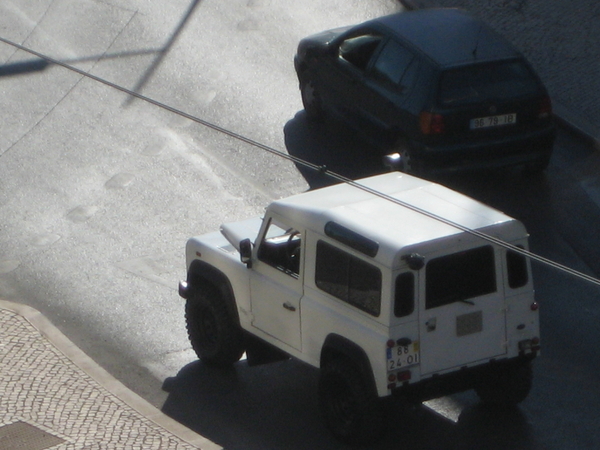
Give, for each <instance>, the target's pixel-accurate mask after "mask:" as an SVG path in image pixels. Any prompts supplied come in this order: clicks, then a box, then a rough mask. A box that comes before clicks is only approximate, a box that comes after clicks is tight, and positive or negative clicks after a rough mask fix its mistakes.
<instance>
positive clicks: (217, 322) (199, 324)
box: [185, 287, 244, 367]
mask: <svg viewBox="0 0 600 450" xmlns="http://www.w3.org/2000/svg"><path fill="white" fill-rule="evenodd" d="M185 319H186V325H187V331H188V337H189V339H190V342H191V344H192V348H193V349H194V351H195V352H196V355H198V358H200V360H201V361H202V362H203V363H205V364H207V365H210V366H217V367H228V366H231V365H232V364H233V363H235V362H237V361H239V359H240V358H241V356H242V354H243V353H244V335H243V331H242V328H241V327H240V325H239V324H238V323H237V321H236V320H234V318H233V317H232V316H231V314H230V312H229V310H228V309H227V305H226V304H225V302H224V301H223V299H222V298H221V296H220V295H219V294H218V293H217V291H216V289H214V288H212V287H202V288H201V289H194V290H193V291H192V294H191V296H190V298H189V299H188V300H187V302H186V304H185Z"/></svg>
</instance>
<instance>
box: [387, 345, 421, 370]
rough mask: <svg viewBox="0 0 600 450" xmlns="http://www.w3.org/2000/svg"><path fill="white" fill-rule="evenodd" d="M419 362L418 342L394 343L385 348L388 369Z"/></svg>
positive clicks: (400, 367)
mask: <svg viewBox="0 0 600 450" xmlns="http://www.w3.org/2000/svg"><path fill="white" fill-rule="evenodd" d="M418 363H419V343H418V342H413V343H411V344H408V345H396V346H394V347H391V348H388V349H387V364H388V370H398V369H402V368H403V367H408V366H412V365H414V364H418Z"/></svg>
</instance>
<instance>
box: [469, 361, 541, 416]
mask: <svg viewBox="0 0 600 450" xmlns="http://www.w3.org/2000/svg"><path fill="white" fill-rule="evenodd" d="M532 380H533V372H532V369H531V362H530V361H519V362H518V363H512V364H508V365H506V366H503V367H497V368H493V369H490V370H489V371H488V372H487V373H486V375H485V376H484V377H483V378H482V381H481V383H480V384H478V385H477V386H476V387H475V392H477V395H478V396H479V398H480V399H481V401H482V402H484V403H489V404H494V405H498V406H515V405H517V404H518V403H521V402H522V401H523V400H525V398H526V397H527V395H529V391H530V390H531V385H532Z"/></svg>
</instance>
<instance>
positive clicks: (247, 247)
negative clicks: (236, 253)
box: [240, 238, 252, 269]
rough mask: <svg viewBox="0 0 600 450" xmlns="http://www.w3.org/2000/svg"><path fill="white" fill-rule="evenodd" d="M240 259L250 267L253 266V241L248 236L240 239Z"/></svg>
mask: <svg viewBox="0 0 600 450" xmlns="http://www.w3.org/2000/svg"><path fill="white" fill-rule="evenodd" d="M240 260H241V261H242V262H243V263H244V264H246V267H248V269H251V268H252V242H251V241H250V239H248V238H246V239H243V240H241V241H240Z"/></svg>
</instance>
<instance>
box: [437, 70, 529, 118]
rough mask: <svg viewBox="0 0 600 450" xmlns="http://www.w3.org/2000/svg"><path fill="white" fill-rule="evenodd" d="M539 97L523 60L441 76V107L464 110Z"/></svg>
mask: <svg viewBox="0 0 600 450" xmlns="http://www.w3.org/2000/svg"><path fill="white" fill-rule="evenodd" d="M538 93H539V86H538V82H537V80H536V78H535V76H534V75H533V73H532V72H531V70H530V69H529V67H528V66H527V65H526V64H525V63H524V62H523V61H520V60H513V61H503V62H495V63H486V64H477V65H471V66H463V67H460V68H456V69H450V70H447V71H445V72H443V73H442V77H441V80H440V90H439V95H438V102H439V104H440V105H441V106H445V107H448V106H463V105H471V104H475V103H485V102H489V101H498V100H505V99H513V98H520V97H527V96H535V95H537V94H538Z"/></svg>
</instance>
